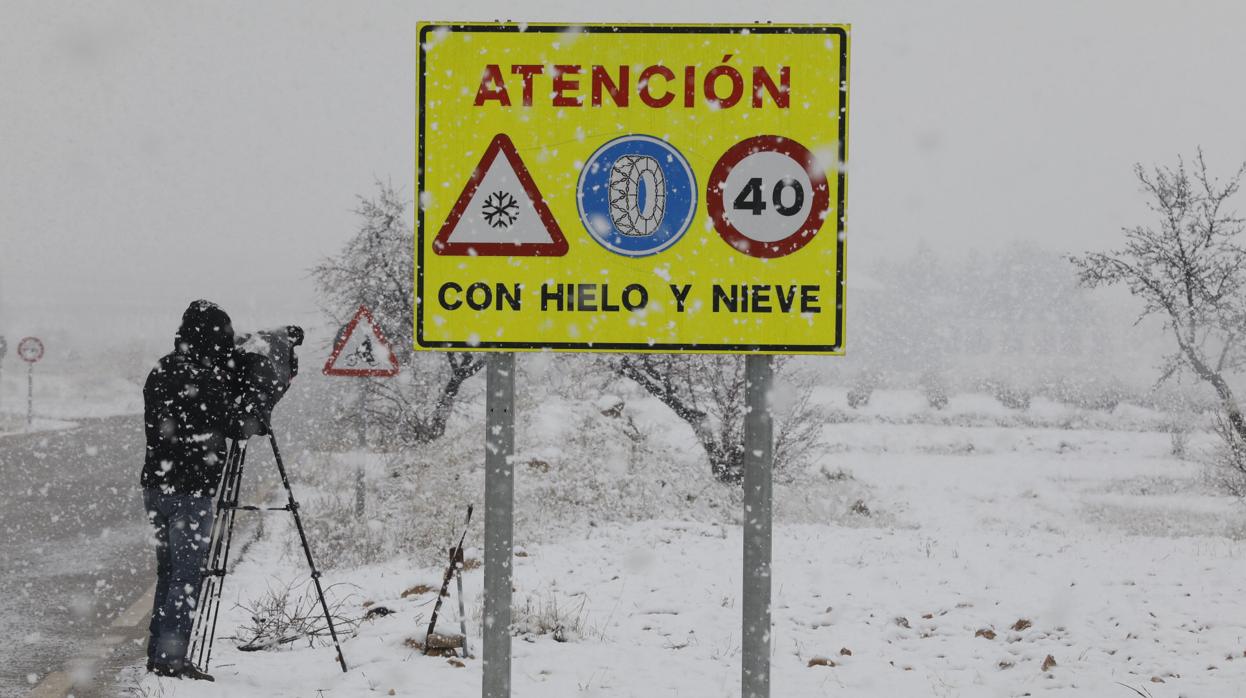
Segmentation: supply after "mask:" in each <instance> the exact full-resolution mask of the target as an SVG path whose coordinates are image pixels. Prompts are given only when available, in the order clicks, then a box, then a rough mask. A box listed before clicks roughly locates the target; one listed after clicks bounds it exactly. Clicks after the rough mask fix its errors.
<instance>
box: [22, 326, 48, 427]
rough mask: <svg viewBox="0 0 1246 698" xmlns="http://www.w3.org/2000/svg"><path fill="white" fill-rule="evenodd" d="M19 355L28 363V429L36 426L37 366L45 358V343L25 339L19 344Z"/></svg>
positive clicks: (36, 338)
mask: <svg viewBox="0 0 1246 698" xmlns="http://www.w3.org/2000/svg"><path fill="white" fill-rule="evenodd" d="M17 355H18V356H20V357H21V359H22V361H25V362H26V428H27V429H31V428H33V427H34V424H35V364H37V363H39V361H40V360H41V359H42V358H43V342H42V341H41V340H40V339H39V338H38V337H23V338H22V341H20V342H18V343H17Z"/></svg>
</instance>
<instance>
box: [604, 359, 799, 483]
mask: <svg viewBox="0 0 1246 698" xmlns="http://www.w3.org/2000/svg"><path fill="white" fill-rule="evenodd" d="M607 362H608V363H609V365H610V368H611V369H612V370H613V371H614V372H615V373H616V374H617V375H620V376H623V377H624V378H628V379H630V380H632V381H635V382H636V383H637V384H639V385H640V386H641V387H642V388H644V389H645V391H646V392H648V393H649V394H650V395H652V396H654V397H656V398H657V399H658V400H660V401H661V402H662V404H664V405H666V406H667V407H669V408H670V409H671V411H673V412H674V413H675V415H676V416H678V417H679V418H680V419H682V420H684V422H686V423H687V424H688V426H690V427H691V428H692V432H693V434H695V435H696V438H697V441H698V442H700V444H701V447H702V448H704V449H705V455H706V456H707V457H708V459H709V463H710V472H711V473H712V474H713V475H714V477H715V478H717V479H718V480H719V481H720V482H723V483H727V484H738V483H740V482H741V481H742V480H743V478H744V415H745V412H746V411H747V405H746V404H745V393H744V388H745V372H744V359H743V357H739V356H720V355H671V354H620V355H612V356H609V357H608V358H607ZM776 363H777V366H776V369H777V370H776V374H778V373H779V372H780V371H781V370H782V368H783V366H784V364H785V362H784V361H783V359H782V358H780V359H778V360H777V362H776ZM811 389H812V383H811V382H809V381H805V382H803V383H802V385H801V387H800V388H798V390H797V394H796V395H795V396H794V399H792V400H790V401H788V403H789V404H788V407H787V409H786V410H782V411H780V413H779V414H776V415H775V430H774V431H775V445H774V459H775V469H776V470H783V469H785V468H790V467H793V466H796V465H799V464H802V463H803V462H804V461H806V460H807V459H808V458H809V457H811V455H812V454H813V453H814V452H815V451H816V448H815V446H816V444H817V440H818V432H819V430H820V428H821V426H822V423H821V420H820V419H819V418H818V412H817V411H816V410H815V409H813V408H812V406H811V403H810V400H809V397H810V391H811Z"/></svg>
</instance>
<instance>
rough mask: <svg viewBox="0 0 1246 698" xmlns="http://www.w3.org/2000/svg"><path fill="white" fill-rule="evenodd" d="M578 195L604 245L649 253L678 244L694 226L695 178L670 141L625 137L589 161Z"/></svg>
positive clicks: (589, 226)
mask: <svg viewBox="0 0 1246 698" xmlns="http://www.w3.org/2000/svg"><path fill="white" fill-rule="evenodd" d="M576 197H577V199H578V202H579V208H580V220H581V222H583V224H584V229H585V230H587V231H588V233H589V235H591V236H592V237H593V239H594V240H596V241H597V242H598V243H599V244H600V245H601V246H602V247H605V248H606V249H607V250H610V251H611V252H614V253H615V254H620V255H623V256H625V257H645V256H648V255H652V254H657V253H658V252H661V251H662V250H665V249H666V248H668V247H670V246H671V245H674V244H675V243H676V242H679V239H680V238H681V237H683V235H684V233H685V232H687V231H688V227H689V226H690V225H692V216H693V214H694V213H695V212H696V208H697V187H696V177H695V176H694V175H693V174H692V168H691V167H690V166H689V165H688V161H687V160H686V159H685V158H684V156H683V155H682V154H680V152H679V151H678V150H676V149H675V147H674V146H672V145H671V144H669V143H667V142H665V141H663V140H661V139H658V138H654V137H652V136H624V137H622V138H616V139H614V140H612V141H610V142H609V143H606V144H605V145H603V146H602V147H601V148H600V149H598V150H597V152H595V153H593V155H592V156H591V157H590V158H589V159H588V164H586V165H585V166H584V168H583V169H582V170H580V180H579V184H578V185H577V187H576Z"/></svg>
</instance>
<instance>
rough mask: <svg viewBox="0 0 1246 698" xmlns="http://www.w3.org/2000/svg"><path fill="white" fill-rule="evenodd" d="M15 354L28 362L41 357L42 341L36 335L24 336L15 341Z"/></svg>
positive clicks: (31, 362)
mask: <svg viewBox="0 0 1246 698" xmlns="http://www.w3.org/2000/svg"><path fill="white" fill-rule="evenodd" d="M17 355H18V356H20V357H21V358H22V361H25V362H26V363H28V364H33V363H35V362H37V361H39V360H40V359H42V358H43V342H41V341H39V338H38V337H25V338H23V339H22V341H20V342H18V343H17Z"/></svg>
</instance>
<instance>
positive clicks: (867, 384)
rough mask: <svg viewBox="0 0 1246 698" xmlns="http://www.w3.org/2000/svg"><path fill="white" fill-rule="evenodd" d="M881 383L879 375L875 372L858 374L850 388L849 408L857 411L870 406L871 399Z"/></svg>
mask: <svg viewBox="0 0 1246 698" xmlns="http://www.w3.org/2000/svg"><path fill="white" fill-rule="evenodd" d="M880 382H881V381H880V378H879V375H878V373H876V372H874V371H864V372H862V373H860V374H858V375H857V378H856V380H854V381H853V382H852V386H851V387H850V388H848V406H849V407H851V408H852V409H854V410H855V409H860V408H862V407H865V406H866V405H868V404H870V397H871V396H873V394H874V391H875V390H876V389H877V388H878V384H879V383H880Z"/></svg>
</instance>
